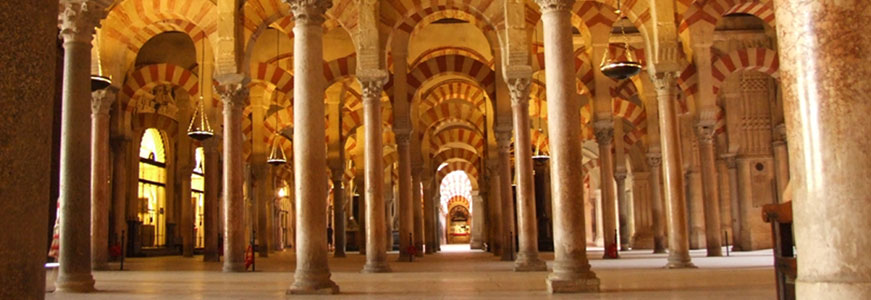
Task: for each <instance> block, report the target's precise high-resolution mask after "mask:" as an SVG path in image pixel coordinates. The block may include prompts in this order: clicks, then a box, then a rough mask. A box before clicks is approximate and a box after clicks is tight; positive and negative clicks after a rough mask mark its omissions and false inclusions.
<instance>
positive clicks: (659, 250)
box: [653, 248, 667, 254]
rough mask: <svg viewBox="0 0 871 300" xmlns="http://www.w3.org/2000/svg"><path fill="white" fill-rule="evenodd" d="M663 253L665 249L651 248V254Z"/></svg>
mask: <svg viewBox="0 0 871 300" xmlns="http://www.w3.org/2000/svg"><path fill="white" fill-rule="evenodd" d="M663 253H667V252H665V248H653V254H663Z"/></svg>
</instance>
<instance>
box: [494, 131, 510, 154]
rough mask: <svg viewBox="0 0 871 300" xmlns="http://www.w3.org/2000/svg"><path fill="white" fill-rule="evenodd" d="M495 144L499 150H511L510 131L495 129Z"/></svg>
mask: <svg viewBox="0 0 871 300" xmlns="http://www.w3.org/2000/svg"><path fill="white" fill-rule="evenodd" d="M495 133H496V144H497V145H499V152H502V151H505V152H509V151H511V131H503V130H500V131H496V132H495Z"/></svg>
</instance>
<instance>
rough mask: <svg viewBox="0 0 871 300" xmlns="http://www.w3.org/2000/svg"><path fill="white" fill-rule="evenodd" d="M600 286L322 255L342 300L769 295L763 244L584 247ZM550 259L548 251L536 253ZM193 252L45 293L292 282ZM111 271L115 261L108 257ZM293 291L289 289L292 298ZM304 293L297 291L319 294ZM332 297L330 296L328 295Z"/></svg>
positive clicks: (135, 295)
mask: <svg viewBox="0 0 871 300" xmlns="http://www.w3.org/2000/svg"><path fill="white" fill-rule="evenodd" d="M588 254H589V257H590V260H591V262H590V263H591V265H592V266H593V270H594V271H595V272H596V274H597V275H598V276H599V278H600V279H601V281H602V285H601V289H602V291H601V293H598V294H574V295H549V294H547V293H546V292H545V281H544V279H545V277H546V276H547V273H546V272H530V273H515V272H513V271H511V270H512V263H511V262H502V261H499V260H498V258H496V257H494V256H492V255H491V254H489V253H485V252H480V251H469V250H468V246H467V245H466V246H446V247H443V251H442V252H441V253H439V254H436V255H432V256H427V257H424V258H422V259H418V260H415V261H414V262H413V263H399V262H395V260H396V258H397V254H396V253H395V252H394V253H391V254H390V255H389V259H390V261H391V267H392V268H393V273H385V274H361V273H360V269H361V268H362V267H363V264H364V263H365V257H364V256H362V255H359V254H357V253H349V254H348V257H346V258H331V259H330V268H331V270H332V272H333V280H334V281H335V282H336V283H337V284H338V285H339V286H340V289H341V295H339V297H340V298H345V299H729V300H734V299H774V298H775V293H774V274H773V268H772V258H771V251H770V250H768V251H754V252H738V253H732V256H730V257H716V258H708V257H705V252H704V250H693V251H692V255H693V262H694V263H695V264H696V265H697V266H698V267H699V268H698V269H682V270H666V269H663V268H662V266H663V265H664V264H665V257H666V256H665V255H664V254H656V255H654V254H650V251H649V250H638V251H628V252H622V253H621V255H622V258H621V259H618V260H602V259H601V257H602V250H601V249H590V251H589V253H588ZM542 256H543V257H544V258H545V259H548V260H551V259H553V254H552V253H543V255H542ZM201 259H202V257H200V256H197V257H195V258H182V257H178V256H170V257H153V258H131V259H128V260H127V262H126V263H125V269H127V270H125V271H102V272H95V273H94V277H95V279H96V281H97V289H99V292H96V293H93V294H59V293H49V294H47V295H46V298H47V299H282V298H290V296H286V295H285V290H286V289H287V287H288V286H290V283H291V282H292V281H293V269H294V256H293V253H292V252H291V251H288V252H278V253H274V254H272V255H270V257H269V258H258V259H257V264H256V268H257V272H248V273H236V274H225V273H222V272H221V271H220V270H221V265H220V263H204V262H202V261H201ZM112 266H113V267H115V268H117V267H118V264H117V263H116V264H113V265H112ZM297 297H299V296H294V297H293V298H297ZM323 297H324V296H320V297H317V296H306V297H304V298H323ZM333 297H335V296H333Z"/></svg>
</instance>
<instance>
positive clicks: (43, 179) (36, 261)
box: [0, 0, 90, 299]
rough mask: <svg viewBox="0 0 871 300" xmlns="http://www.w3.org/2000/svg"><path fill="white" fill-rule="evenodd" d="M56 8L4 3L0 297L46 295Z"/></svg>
mask: <svg viewBox="0 0 871 300" xmlns="http://www.w3.org/2000/svg"><path fill="white" fill-rule="evenodd" d="M57 8H58V1H51V0H43V1H25V2H19V1H2V2H0V40H2V41H3V43H4V44H3V48H4V49H3V54H2V55H0V65H2V66H3V72H2V73H0V77H2V80H0V99H3V100H0V120H3V122H0V136H2V138H0V139H2V142H0V143H2V146H0V174H2V178H3V179H2V181H3V183H2V184H0V185H2V188H0V199H2V200H0V228H2V231H0V270H3V271H0V272H2V273H3V274H2V275H0V286H2V289H0V299H43V298H44V297H45V295H46V293H45V273H46V272H45V266H44V264H45V259H46V252H47V251H46V242H47V235H46V233H47V232H48V230H49V228H48V223H49V221H48V220H49V216H48V211H49V209H50V208H51V209H54V207H49V206H50V205H49V203H50V201H49V197H51V196H50V192H49V190H50V188H49V186H50V185H51V175H50V174H51V172H50V171H49V170H51V161H52V130H53V129H52V127H53V126H52V117H53V112H55V111H56V110H55V103H56V100H55V97H56V96H55V89H54V87H55V86H56V85H55V75H56V72H55V62H57V61H58V59H57V55H56V54H57V52H58V49H57V43H56V42H57V35H56V34H57V12H58V11H57ZM85 66H86V67H85V68H84V70H87V66H88V65H87V64H85ZM84 76H87V73H85V74H84ZM85 85H86V86H87V82H85ZM83 104H84V103H83V101H80V102H79V103H77V105H79V106H85V105H83ZM85 107H87V106H85ZM78 112H82V113H84V109H80V110H78ZM85 116H87V115H85ZM80 119H84V118H80ZM80 130H84V131H85V132H87V129H84V128H82V129H80ZM81 142H82V143H87V141H81ZM86 150H87V149H86ZM81 195H82V196H85V194H84V193H82V194H81ZM81 200H82V201H84V200H87V198H82V199H81ZM84 231H86V232H85V234H88V233H87V229H84ZM85 241H86V242H88V240H85ZM88 254H90V253H88ZM84 263H85V264H86V265H87V267H89V268H90V265H88V264H90V261H84Z"/></svg>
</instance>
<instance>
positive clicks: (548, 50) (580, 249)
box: [536, 0, 599, 293]
mask: <svg viewBox="0 0 871 300" xmlns="http://www.w3.org/2000/svg"><path fill="white" fill-rule="evenodd" d="M536 2H537V3H538V5H539V6H541V11H542V16H541V19H542V24H543V30H544V44H545V45H546V46H545V48H544V59H545V64H546V65H548V66H552V67H550V68H547V69H546V70H545V72H546V74H545V76H546V78H547V79H546V80H547V82H546V83H547V99H548V101H547V111H548V112H550V113H551V115H550V116H549V120H548V124H547V125H548V132H549V133H550V150H551V169H550V174H551V176H550V177H551V187H550V188H551V191H552V197H553V198H552V199H553V228H554V262H553V272H552V273H550V275H548V278H547V290H548V292H550V293H571V292H597V291H599V279H598V278H596V274H595V273H593V272H592V271H590V263H589V262H588V261H587V250H586V243H585V237H584V230H583V229H582V228H584V227H583V226H584V205H583V201H579V200H580V199H582V198H583V189H584V184H583V183H584V182H583V176H581V175H582V173H583V167H582V165H581V162H582V161H583V153H582V152H581V141H580V136H581V124H580V121H581V116H580V111H581V108H580V105H579V104H580V102H579V101H577V98H576V97H577V93H576V90H577V87H576V85H575V82H576V81H575V80H576V79H575V73H574V69H573V68H572V66H573V64H572V57H573V53H572V49H573V47H572V27H571V13H570V12H569V9H570V8H571V7H572V5H573V4H574V2H575V1H573V0H563V1H554V0H537V1H536Z"/></svg>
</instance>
